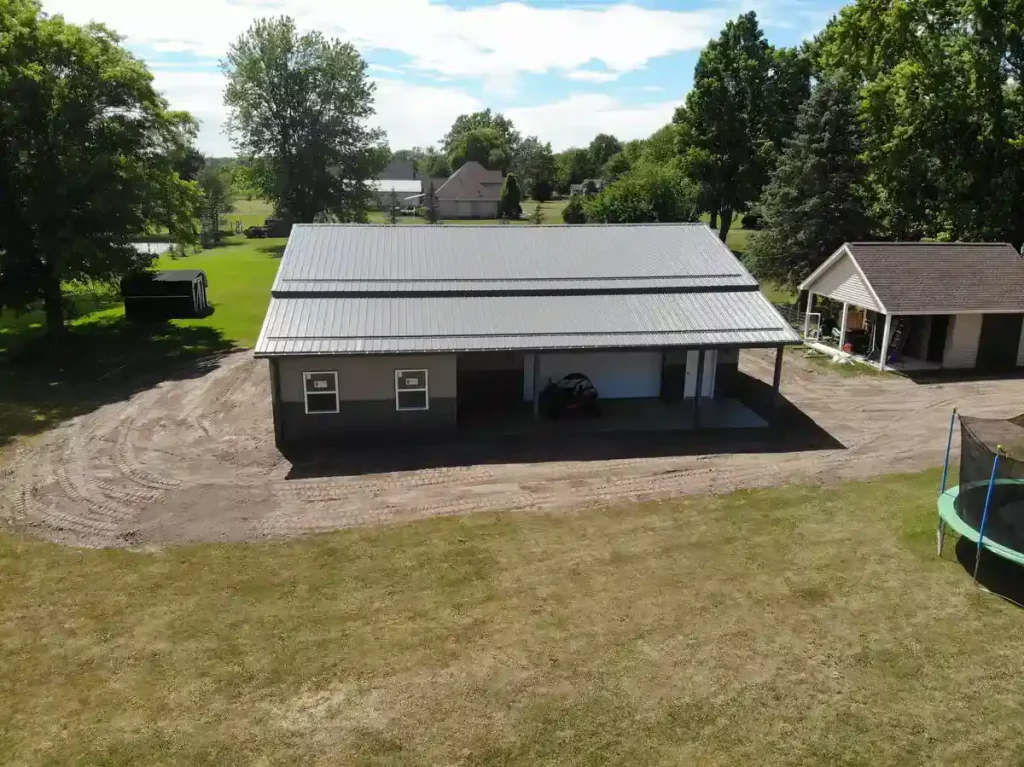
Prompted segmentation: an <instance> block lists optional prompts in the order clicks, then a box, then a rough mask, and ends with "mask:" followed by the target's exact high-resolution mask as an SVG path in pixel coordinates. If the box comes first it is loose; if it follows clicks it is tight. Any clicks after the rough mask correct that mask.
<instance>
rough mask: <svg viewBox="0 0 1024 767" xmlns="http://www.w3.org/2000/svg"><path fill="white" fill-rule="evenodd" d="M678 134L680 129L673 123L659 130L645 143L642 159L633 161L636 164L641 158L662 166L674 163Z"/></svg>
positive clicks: (641, 154)
mask: <svg viewBox="0 0 1024 767" xmlns="http://www.w3.org/2000/svg"><path fill="white" fill-rule="evenodd" d="M678 134H679V131H678V129H677V128H676V126H675V125H673V124H672V123H669V124H668V125H663V126H662V127H660V128H658V130H656V131H654V133H652V134H651V135H650V136H649V137H648V138H647V139H646V140H645V141H644V142H643V149H642V151H641V153H640V158H636V159H633V162H634V163H635V162H637V161H638V160H639V159H641V158H642V159H644V160H647V161H648V162H654V163H660V164H666V163H670V162H672V161H673V160H675V158H676V154H677V146H676V139H677V138H678ZM631 159H632V158H631Z"/></svg>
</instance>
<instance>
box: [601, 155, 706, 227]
mask: <svg viewBox="0 0 1024 767" xmlns="http://www.w3.org/2000/svg"><path fill="white" fill-rule="evenodd" d="M697 202H698V192H697V188H696V185H695V184H693V182H691V181H690V180H689V179H688V178H686V177H685V176H684V175H683V174H682V173H681V172H680V171H679V170H678V169H677V168H675V167H674V166H671V165H655V164H654V163H648V162H640V163H638V164H637V165H636V166H634V167H633V169H632V170H630V171H629V173H627V174H625V175H624V176H622V177H621V178H619V179H618V180H617V181H614V182H613V183H611V184H609V185H608V186H607V187H605V189H604V191H602V192H601V193H600V194H598V195H597V196H596V197H593V198H591V199H589V200H586V201H585V202H584V203H583V205H584V208H585V210H586V220H587V221H588V222H591V223H597V222H600V223H607V224H633V223H647V222H663V223H664V222H679V221H696V220H697V217H698V215H699V213H700V210H699V209H698V205H697Z"/></svg>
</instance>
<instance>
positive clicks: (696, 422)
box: [693, 349, 704, 429]
mask: <svg viewBox="0 0 1024 767" xmlns="http://www.w3.org/2000/svg"><path fill="white" fill-rule="evenodd" d="M702 388H704V350H703V349H701V350H700V351H698V352H697V391H695V392H694V393H693V428H695V429H699V428H700V390H701V389H702Z"/></svg>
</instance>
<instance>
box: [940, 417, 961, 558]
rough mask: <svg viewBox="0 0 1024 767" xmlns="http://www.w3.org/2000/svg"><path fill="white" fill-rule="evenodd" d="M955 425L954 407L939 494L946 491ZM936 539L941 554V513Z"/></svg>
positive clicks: (942, 532)
mask: <svg viewBox="0 0 1024 767" xmlns="http://www.w3.org/2000/svg"><path fill="white" fill-rule="evenodd" d="M954 426H956V408H953V414H952V415H951V416H950V417H949V435H948V436H947V437H946V460H945V461H943V463H942V485H941V487H939V495H942V494H943V493H944V492H946V479H947V478H948V477H949V451H950V449H951V448H952V447H953V427H954ZM935 537H936V538H937V540H938V549H939V552H938V553H939V556H940V557H941V556H942V545H943V544H944V543H945V541H946V526H945V525H944V524H943V523H942V515H941V514H940V515H939V529H938V530H937V531H936V533H935Z"/></svg>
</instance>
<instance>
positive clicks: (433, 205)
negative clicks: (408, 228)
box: [425, 181, 441, 224]
mask: <svg viewBox="0 0 1024 767" xmlns="http://www.w3.org/2000/svg"><path fill="white" fill-rule="evenodd" d="M425 202H426V206H425V207H426V209H427V221H429V222H430V223H432V224H436V223H437V222H438V221H440V220H441V212H440V211H439V210H438V205H437V190H435V189H434V182H433V181H431V182H430V188H428V189H427V199H426V200H425Z"/></svg>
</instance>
